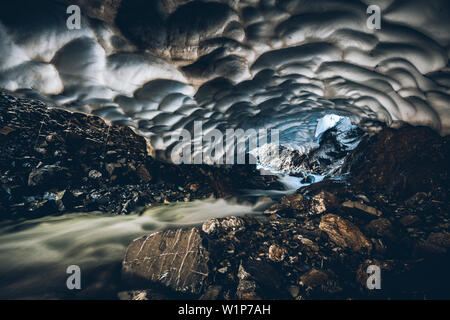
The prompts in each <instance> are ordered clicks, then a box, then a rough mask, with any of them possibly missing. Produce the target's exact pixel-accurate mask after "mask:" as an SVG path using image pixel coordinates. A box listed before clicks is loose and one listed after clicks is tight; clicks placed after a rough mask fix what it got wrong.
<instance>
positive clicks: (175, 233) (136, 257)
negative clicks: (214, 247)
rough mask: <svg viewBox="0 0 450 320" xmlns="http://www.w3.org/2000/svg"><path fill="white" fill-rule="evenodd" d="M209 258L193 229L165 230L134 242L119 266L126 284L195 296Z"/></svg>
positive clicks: (200, 286)
mask: <svg viewBox="0 0 450 320" xmlns="http://www.w3.org/2000/svg"><path fill="white" fill-rule="evenodd" d="M208 262H209V254H208V252H207V250H206V249H205V248H204V247H203V245H202V237H201V235H200V232H199V231H198V229H197V228H192V229H178V230H167V231H164V232H157V233H154V234H152V235H149V236H144V237H141V238H138V239H136V240H134V241H133V242H132V243H131V244H130V245H129V247H128V249H127V252H126V255H125V258H124V260H123V264H122V274H123V278H124V279H125V280H126V281H127V282H128V283H132V284H135V283H140V284H143V283H147V284H150V285H152V284H154V285H162V286H165V287H168V288H170V289H172V290H174V291H176V292H180V293H187V294H192V295H199V294H200V293H202V291H203V289H204V286H205V284H206V281H207V278H208V275H209V267H208Z"/></svg>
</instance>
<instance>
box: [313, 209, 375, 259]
mask: <svg viewBox="0 0 450 320" xmlns="http://www.w3.org/2000/svg"><path fill="white" fill-rule="evenodd" d="M319 229H320V230H322V231H325V232H326V233H327V234H328V236H329V237H330V239H331V240H332V241H333V242H334V243H335V244H337V245H338V246H340V247H342V248H349V249H351V250H354V251H360V250H362V249H363V248H365V249H367V250H370V249H371V248H372V244H371V243H370V241H369V240H368V239H367V238H366V236H365V235H364V234H363V233H362V232H361V230H359V228H358V227H357V226H355V225H354V224H353V223H351V222H350V221H348V220H346V219H343V218H341V217H339V216H337V215H334V214H326V215H324V216H322V219H321V221H320V225H319Z"/></svg>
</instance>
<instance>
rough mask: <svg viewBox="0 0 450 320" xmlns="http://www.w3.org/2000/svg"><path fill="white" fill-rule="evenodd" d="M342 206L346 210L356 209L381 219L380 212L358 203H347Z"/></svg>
mask: <svg viewBox="0 0 450 320" xmlns="http://www.w3.org/2000/svg"><path fill="white" fill-rule="evenodd" d="M342 206H343V207H346V208H355V209H358V210H361V211H364V212H366V213H368V214H371V215H373V216H377V217H381V215H382V212H381V211H380V210H377V209H376V208H374V207H371V206H368V205H366V204H364V203H361V202H357V201H345V202H344V203H342Z"/></svg>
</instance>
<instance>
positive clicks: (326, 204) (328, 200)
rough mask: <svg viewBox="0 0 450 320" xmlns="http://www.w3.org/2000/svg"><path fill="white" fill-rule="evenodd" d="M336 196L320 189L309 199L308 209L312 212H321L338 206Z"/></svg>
mask: <svg viewBox="0 0 450 320" xmlns="http://www.w3.org/2000/svg"><path fill="white" fill-rule="evenodd" d="M338 203H339V202H338V199H337V198H336V196H335V195H334V194H332V193H330V192H327V191H321V192H319V193H318V194H316V195H315V196H314V197H312V199H311V204H310V209H309V211H310V212H311V213H312V214H321V213H324V212H326V211H328V210H331V209H334V208H336V207H337V206H338Z"/></svg>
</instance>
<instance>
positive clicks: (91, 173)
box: [88, 170, 102, 180]
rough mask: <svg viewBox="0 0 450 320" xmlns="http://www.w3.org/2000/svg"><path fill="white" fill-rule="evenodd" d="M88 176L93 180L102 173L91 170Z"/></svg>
mask: <svg viewBox="0 0 450 320" xmlns="http://www.w3.org/2000/svg"><path fill="white" fill-rule="evenodd" d="M88 177H89V178H91V179H94V180H95V179H99V178H101V177H102V173H101V172H99V171H97V170H91V171H89V173H88Z"/></svg>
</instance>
